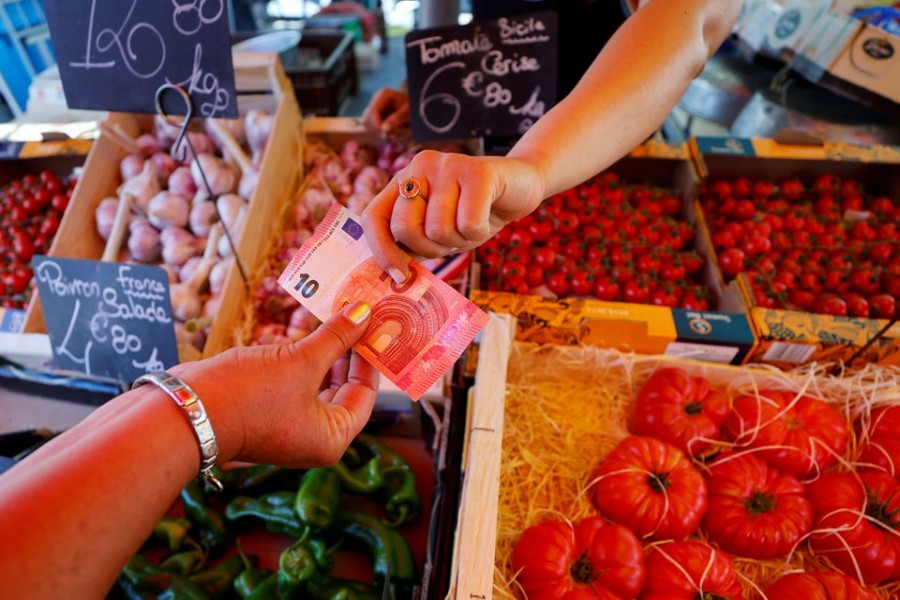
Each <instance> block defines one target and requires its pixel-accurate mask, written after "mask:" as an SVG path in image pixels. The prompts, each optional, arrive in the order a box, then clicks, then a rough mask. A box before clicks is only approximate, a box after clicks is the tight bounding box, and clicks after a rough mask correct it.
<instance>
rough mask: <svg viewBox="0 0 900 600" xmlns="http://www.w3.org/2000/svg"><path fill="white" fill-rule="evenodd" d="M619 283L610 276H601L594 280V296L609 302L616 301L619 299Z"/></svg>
mask: <svg viewBox="0 0 900 600" xmlns="http://www.w3.org/2000/svg"><path fill="white" fill-rule="evenodd" d="M619 294H620V287H619V284H618V283H616V282H615V281H613V280H612V279H610V278H609V277H599V278H597V280H596V281H595V282H594V296H595V297H596V298H597V299H598V300H606V301H607V302H615V301H616V300H618V299H619Z"/></svg>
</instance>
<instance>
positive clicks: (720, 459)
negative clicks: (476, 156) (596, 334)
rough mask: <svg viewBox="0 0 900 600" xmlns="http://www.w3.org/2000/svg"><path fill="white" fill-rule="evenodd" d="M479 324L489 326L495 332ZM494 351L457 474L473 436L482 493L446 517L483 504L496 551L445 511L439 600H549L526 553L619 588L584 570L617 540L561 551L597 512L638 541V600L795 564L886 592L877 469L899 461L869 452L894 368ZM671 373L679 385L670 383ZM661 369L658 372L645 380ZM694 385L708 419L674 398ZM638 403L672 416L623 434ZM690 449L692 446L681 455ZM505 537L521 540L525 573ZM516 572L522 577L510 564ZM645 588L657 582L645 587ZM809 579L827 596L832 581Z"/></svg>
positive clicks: (751, 586)
mask: <svg viewBox="0 0 900 600" xmlns="http://www.w3.org/2000/svg"><path fill="white" fill-rule="evenodd" d="M494 319H495V321H494V322H492V323H491V324H490V325H489V328H493V329H494V330H495V331H496V330H497V329H498V328H499V330H501V331H502V330H503V329H504V325H503V324H502V323H501V322H498V321H496V319H497V317H496V316H495V317H494ZM495 340H496V336H493V335H492V334H491V333H489V332H488V331H487V330H486V331H485V334H484V341H483V344H482V347H481V348H480V351H479V356H481V355H482V354H484V353H487V354H490V355H492V356H493V355H496V354H502V353H503V348H502V346H501V347H496V346H495V345H494V343H493V342H494V341H495ZM485 343H487V344H489V346H490V347H489V348H485V347H484V344H485ZM508 357H509V363H508V370H507V369H506V368H504V365H503V364H502V361H497V360H494V361H492V362H493V363H494V364H493V368H482V367H483V366H484V364H490V363H480V364H479V370H478V372H477V373H476V379H475V390H476V391H475V394H476V396H477V397H478V398H479V399H480V400H481V401H482V402H490V401H493V402H494V403H495V406H494V408H492V409H490V410H495V411H499V417H498V418H499V421H496V420H495V421H494V423H499V425H496V424H495V425H494V426H493V427H492V428H491V429H490V430H489V431H487V430H486V431H484V432H482V431H481V430H480V429H479V431H478V432H476V431H475V429H470V432H471V433H470V436H471V437H470V439H469V445H470V450H469V453H468V461H469V463H468V464H469V465H470V468H471V465H473V464H474V463H473V460H474V457H475V456H476V455H475V454H473V452H479V451H482V450H483V445H482V444H483V443H485V442H484V437H483V436H490V437H493V438H495V440H494V443H496V444H497V448H498V456H496V457H491V460H494V459H498V460H499V461H500V462H499V471H498V476H499V479H498V481H497V487H496V488H495V491H494V494H493V495H492V493H491V489H490V487H489V486H478V485H474V483H473V484H472V485H471V486H470V487H469V482H468V481H467V487H466V492H464V497H463V500H462V507H461V510H462V511H464V512H465V511H466V507H471V506H474V505H478V506H482V507H483V506H490V511H491V512H492V511H494V510H496V514H497V516H498V520H497V524H496V528H497V529H496V537H495V538H491V539H494V540H495V543H496V547H495V550H494V549H493V548H484V547H482V546H481V545H480V543H479V542H477V541H476V540H478V539H479V538H478V535H479V534H483V533H484V530H483V528H472V527H468V526H467V524H466V523H465V522H464V521H462V518H461V523H462V525H461V530H460V533H459V536H458V540H457V556H458V560H459V561H460V562H459V564H460V569H459V570H458V571H457V578H456V579H455V581H456V582H457V587H456V588H455V591H456V592H457V593H466V594H468V593H475V594H478V593H483V592H484V591H485V590H486V591H488V592H489V591H490V587H488V588H484V587H478V586H475V585H472V582H479V583H480V584H481V585H484V584H485V583H487V585H488V586H490V585H493V592H494V597H495V598H498V597H499V598H522V597H526V596H525V595H524V594H523V591H524V592H527V591H528V590H529V589H531V590H537V589H543V590H549V589H556V590H560V593H561V590H562V589H564V588H563V583H560V582H561V581H562V580H560V579H557V580H554V575H553V573H551V572H550V571H549V570H548V569H549V567H547V566H544V571H541V570H540V567H539V566H538V565H548V564H550V563H549V562H544V563H539V562H535V560H536V559H534V558H533V556H534V554H535V553H537V552H543V553H545V554H546V553H549V554H550V555H551V558H550V559H549V560H552V561H553V563H552V564H555V565H559V568H560V569H561V570H560V571H559V572H560V573H562V572H563V568H564V567H565V568H566V569H567V568H569V567H571V568H572V569H573V570H571V571H567V572H569V573H579V574H580V577H581V578H580V579H579V578H578V577H575V578H574V579H573V578H563V579H564V580H565V582H566V585H569V586H573V587H576V588H577V587H579V586H586V585H588V584H589V583H591V582H593V584H594V585H603V586H605V589H606V590H609V591H613V590H616V589H621V588H617V587H615V586H616V585H620V584H621V583H622V582H621V581H619V580H615V581H613V580H610V579H608V578H607V579H602V580H601V579H599V574H600V573H601V572H602V573H607V572H609V573H614V572H615V569H614V568H613V566H611V563H610V562H607V563H603V562H602V561H603V560H604V557H606V560H607V561H612V560H613V559H612V557H613V556H626V554H625V553H624V550H623V551H622V553H615V552H612V551H611V548H613V546H614V545H615V544H619V545H618V546H615V547H619V548H624V547H625V546H627V543H626V542H625V541H623V540H622V539H621V538H615V536H612V535H611V534H610V535H608V536H607V537H605V538H604V537H603V536H601V535H599V533H598V534H596V535H593V537H592V536H589V535H587V534H578V535H577V536H576V538H575V541H572V542H571V543H572V544H574V546H572V547H570V546H569V545H567V544H568V542H563V541H562V540H564V539H566V538H565V535H569V534H568V533H567V532H573V531H574V532H576V533H577V532H578V531H581V528H584V527H586V525H585V522H586V521H589V520H590V519H592V518H596V517H598V516H602V517H605V518H606V519H607V520H609V521H611V522H613V523H616V524H618V525H620V526H623V527H625V528H627V529H629V530H630V531H631V532H632V533H633V534H634V535H635V536H636V537H637V539H639V540H640V542H641V543H642V544H643V546H644V549H645V551H644V553H643V554H642V556H641V558H642V560H644V565H645V566H644V568H645V569H646V582H645V584H644V587H643V591H642V593H641V594H640V595H638V596H637V597H640V598H644V597H646V598H653V597H656V596H654V594H656V593H667V594H676V595H675V596H666V597H682V596H681V595H678V594H680V593H681V592H676V591H674V590H680V589H681V587H682V586H683V587H684V595H683V597H685V598H692V597H694V594H696V593H697V590H702V591H703V592H709V593H715V594H718V595H719V596H721V597H728V598H744V597H746V598H751V597H757V596H758V594H759V592H760V591H762V590H764V589H766V588H768V587H769V586H775V585H778V586H787V583H778V584H776V581H778V580H779V579H780V578H781V577H782V576H783V575H786V574H787V573H789V572H793V571H797V570H799V571H804V572H809V573H810V575H809V578H808V579H809V580H810V581H816V580H817V579H816V578H817V577H819V576H818V575H816V574H817V573H819V572H823V571H825V572H829V573H843V575H845V576H846V577H847V578H849V579H850V580H855V581H857V582H864V583H865V584H866V585H869V586H871V590H872V591H871V592H869V593H871V594H875V595H877V597H883V598H889V597H894V596H893V595H895V594H896V593H897V585H898V583H897V582H896V580H895V577H896V575H895V567H896V564H897V563H896V554H895V547H894V540H895V539H896V536H897V525H898V524H897V522H896V520H895V517H894V512H893V504H894V503H895V502H896V500H895V496H894V495H892V494H893V490H894V489H895V487H896V485H897V484H896V482H895V480H894V477H893V476H892V473H894V472H895V471H893V465H894V462H893V460H894V459H895V458H900V457H896V456H895V454H896V453H895V452H894V451H893V450H894V448H893V446H892V445H882V442H881V441H880V440H885V439H887V438H886V437H885V436H887V431H888V430H890V428H891V426H892V425H891V424H892V423H893V419H892V418H891V417H892V399H893V398H894V397H895V396H896V392H897V384H898V381H900V371H898V370H897V368H896V367H890V366H877V365H868V366H866V367H864V368H860V369H856V370H853V371H846V372H844V373H842V374H840V375H829V374H827V373H826V372H825V370H824V369H823V368H821V367H816V366H810V367H806V368H802V369H798V370H794V371H791V372H784V371H780V370H777V369H774V368H771V367H769V368H765V367H761V366H751V367H729V366H721V365H711V364H707V363H699V362H694V361H688V360H683V359H675V358H667V357H660V356H639V355H627V354H622V353H620V352H616V351H612V350H604V349H598V348H593V347H588V346H581V347H573V346H556V345H547V344H545V345H538V344H531V343H524V342H514V343H513V345H512V347H511V350H510V351H509V353H508ZM673 370H678V371H681V372H683V374H684V376H683V377H682V378H680V379H675V378H672V375H671V373H672V371H673ZM661 373H662V374H665V373H669V375H668V377H667V378H666V379H660V377H661V375H660V374H661ZM698 380H702V381H703V385H704V386H708V388H709V389H711V390H715V391H716V392H717V393H719V394H722V395H724V396H725V397H726V398H727V402H728V404H727V408H728V410H727V414H726V415H725V418H722V415H721V414H720V413H721V411H719V410H718V408H717V407H718V406H719V404H720V403H719V402H718V401H717V398H716V397H715V396H714V397H712V398H709V397H708V396H706V395H700V396H696V395H691V394H690V393H688V392H690V391H691V390H692V386H696V385H697V383H698ZM498 385H499V386H501V387H500V391H499V393H495V394H484V393H483V392H481V395H480V396H479V395H478V394H479V391H478V388H479V387H480V386H487V388H488V389H496V388H497V386H498ZM653 392H655V393H656V394H665V395H667V397H669V398H671V402H672V403H673V404H674V405H678V404H679V403H680V405H681V407H682V412H683V414H682V415H681V417H682V418H681V419H676V418H674V417H672V418H666V419H659V420H658V421H657V422H656V423H654V424H653V427H648V426H647V425H646V424H643V425H639V424H640V423H641V420H640V417H639V415H640V411H641V407H640V406H641V404H642V403H643V402H646V396H647V395H648V394H650V393H653ZM504 398H505V401H504ZM482 408H484V407H482ZM711 415H716V419H717V423H718V424H714V426H713V427H712V428H711V432H710V431H707V430H706V429H696V430H693V431H691V433H690V434H689V435H690V436H691V437H689V438H688V444H687V446H686V450H687V452H684V451H682V450H680V449H678V448H677V447H675V446H672V445H671V444H670V443H668V442H666V441H663V440H669V441H677V438H676V437H673V432H677V431H684V422H685V421H687V422H697V423H701V422H702V423H708V422H709V417H710V416H711ZM714 423H716V421H714ZM882 428H883V429H882ZM639 432H640V435H638V433H639ZM476 435H477V436H478V440H480V441H479V442H478V444H476V437H475V436H476ZM693 441H696V442H697V443H698V444H700V443H702V445H698V448H700V449H699V450H698V449H696V448H694V447H693V443H692V442H693ZM476 447H477V449H476ZM875 448H877V449H878V450H875ZM873 450H874V451H875V452H880V453H882V456H883V457H884V459H883V461H882V462H881V463H880V464H879V462H878V461H874V460H872V459H871V457H872V456H873ZM480 456H482V457H483V456H484V455H483V454H482V455H480ZM479 460H484V459H483V458H479ZM885 465H890V469H886V467H885ZM466 477H467V479H468V477H469V473H468V472H467V474H466ZM494 502H496V505H494V504H493V503H494ZM554 523H555V524H554ZM536 527H546V528H548V529H547V531H546V532H545V533H544V534H542V535H544V536H545V537H544V538H543V539H544V540H546V542H545V543H544V544H543V545H541V546H540V547H535V546H534V545H533V543H534V537H535V536H536V535H537V534H536V533H534V532H532V533H528V532H529V531H532V530H531V528H536ZM553 528H556V529H553ZM573 528H574V529H573ZM550 530H554V531H555V530H558V532H562V533H557V534H553V535H556V536H557V538H553V539H559V540H560V541H558V542H552V543H551V542H550V540H551V538H550V537H546V536H550V535H551V534H550V533H549V531H550ZM592 531H596V529H594V530H592ZM560 535H562V537H559V536H560ZM569 539H570V541H571V538H569ZM614 539H615V540H617V541H615V542H614V541H613V540H614ZM604 540H608V541H604ZM681 540H686V541H681ZM485 541H486V540H485V539H484V538H481V543H482V544H483V543H484V542H485ZM522 544H532V551H531V553H530V554H528V556H532V562H530V563H529V560H528V559H527V558H523V557H524V556H526V555H524V554H523V552H524V548H523V546H521V545H522ZM579 544H581V545H580V546H579ZM623 544H625V546H623ZM863 547H864V548H869V549H871V550H872V551H871V552H869V551H862V550H861V548H863ZM690 548H696V550H689V549H690ZM694 552H696V553H697V554H693V553H694ZM711 552H712V553H714V554H715V555H716V558H714V559H713V558H710V556H711V554H710V553H711ZM468 553H476V554H478V555H479V557H480V560H482V561H485V560H486V559H487V558H489V557H492V556H495V558H496V561H488V562H490V565H488V566H485V567H484V568H478V567H477V565H478V559H474V563H473V561H471V560H469V559H466V562H465V564H466V566H467V567H468V568H466V569H463V568H462V566H461V565H462V564H463V562H462V561H463V557H464V556H466V555H467V554H468ZM654 557H656V558H654ZM719 557H721V558H719ZM579 561H581V562H579ZM720 562H721V566H719V565H720ZM601 563H602V564H603V565H605V566H604V567H603V568H598V569H593V568H592V567H590V565H591V564H594V565H600V564H601ZM578 565H581V566H580V567H579V566H578ZM531 566H533V567H534V568H536V570H531V569H526V570H520V568H521V567H531ZM576 567H578V568H577V569H576ZM582 567H584V568H582ZM607 568H608V569H610V571H607V570H606V569H607ZM732 569H733V571H731V570H732ZM729 571H731V573H732V574H731V575H727V573H728V572H729ZM592 573H593V576H592V575H591V574H592ZM485 576H486V577H487V578H486V579H485ZM479 578H481V579H479ZM554 581H556V583H554ZM573 581H574V582H576V583H573ZM662 581H665V582H667V583H666V585H667V586H668V587H667V588H665V589H662V588H660V589H658V586H659V585H660V582H662ZM821 581H823V583H822V585H829V584H828V583H825V582H829V581H831V582H833V585H845V584H844V583H843V582H844V581H845V580H844V579H842V578H841V577H840V576H838V575H835V576H826V577H824V578H823V579H822V580H821ZM554 585H556V587H553V586H554ZM807 585H812V584H811V583H810V584H807ZM541 586H544V587H541ZM585 589H586V588H585ZM776 589H778V588H776ZM863 597H865V596H863ZM873 597H874V596H873Z"/></svg>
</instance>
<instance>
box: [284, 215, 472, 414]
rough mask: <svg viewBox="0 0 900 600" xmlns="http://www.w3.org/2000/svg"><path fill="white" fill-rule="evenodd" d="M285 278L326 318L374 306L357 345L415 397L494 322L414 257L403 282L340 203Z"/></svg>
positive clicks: (303, 301)
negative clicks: (350, 306) (383, 266)
mask: <svg viewBox="0 0 900 600" xmlns="http://www.w3.org/2000/svg"><path fill="white" fill-rule="evenodd" d="M278 283H279V284H281V286H282V287H283V288H284V289H285V290H287V292H288V293H289V294H290V295H291V296H293V297H294V298H296V299H297V300H298V301H299V302H300V304H302V305H303V306H305V307H306V308H307V309H309V311H310V312H312V313H313V314H314V315H315V316H316V317H317V318H319V319H320V320H323V321H324V320H325V319H327V318H328V317H330V316H331V315H332V314H334V313H336V312H338V311H340V310H341V309H343V308H344V307H345V306H347V305H348V304H352V303H354V302H357V301H362V302H366V303H368V304H369V305H370V306H371V307H372V317H371V320H370V323H369V328H368V330H367V331H366V335H365V337H363V339H362V340H361V341H360V342H359V343H358V344H357V345H356V347H355V348H356V351H357V352H359V353H360V355H362V356H363V357H364V358H365V359H366V360H368V361H369V362H370V363H372V365H374V366H375V367H376V368H377V369H378V370H379V371H380V372H381V373H382V374H383V375H384V376H385V377H387V378H388V379H390V380H391V381H392V382H394V384H395V385H396V386H397V387H399V388H400V389H401V390H403V391H404V392H406V393H407V394H408V395H409V396H410V398H412V399H413V400H418V399H419V398H420V397H421V396H422V394H423V393H424V392H425V391H426V390H427V389H428V388H429V387H431V386H432V385H433V384H434V382H435V381H437V380H438V379H439V378H440V377H441V376H442V375H443V374H444V373H446V372H447V370H448V369H450V368H451V367H452V366H453V363H454V362H456V360H457V359H458V358H459V356H460V354H462V352H463V350H465V349H466V347H467V346H468V345H469V343H471V341H472V339H473V338H474V337H475V335H476V334H477V333H478V331H479V330H480V329H481V328H482V327H484V325H485V323H486V322H487V315H486V314H485V313H484V312H483V311H482V310H481V309H479V308H478V307H477V306H475V305H474V304H472V303H471V302H469V300H467V299H466V298H465V297H464V296H463V295H462V294H460V293H459V292H457V291H456V290H454V289H453V288H452V287H450V286H449V285H447V284H446V283H444V282H443V281H441V280H440V279H438V278H437V277H435V276H434V275H432V274H431V272H430V271H428V270H427V269H425V268H423V267H422V266H420V265H419V264H418V263H416V262H413V264H412V265H410V276H409V279H407V281H406V282H405V283H404V284H403V285H398V284H397V283H396V282H394V280H393V279H391V278H390V276H388V274H387V273H385V272H384V271H383V270H382V269H381V267H379V266H378V263H376V262H375V259H374V258H373V257H372V253H371V251H370V250H369V244H368V243H367V242H366V238H365V235H364V234H363V228H362V225H361V224H360V222H359V219H358V218H357V217H356V216H355V215H353V213H351V212H350V211H349V210H347V209H345V208H344V207H342V206H341V205H340V204H337V203H334V204H333V205H332V206H331V208H330V209H329V211H328V214H327V215H326V216H325V219H324V220H323V221H322V223H321V224H320V225H319V227H318V228H317V229H316V231H315V233H314V234H313V235H312V237H310V238H309V239H308V240H307V241H306V243H304V244H303V246H302V247H301V248H300V249H299V250H298V251H297V253H296V254H295V255H294V258H292V259H291V262H290V264H289V265H288V267H287V269H285V271H284V272H283V273H282V274H281V277H279V278H278Z"/></svg>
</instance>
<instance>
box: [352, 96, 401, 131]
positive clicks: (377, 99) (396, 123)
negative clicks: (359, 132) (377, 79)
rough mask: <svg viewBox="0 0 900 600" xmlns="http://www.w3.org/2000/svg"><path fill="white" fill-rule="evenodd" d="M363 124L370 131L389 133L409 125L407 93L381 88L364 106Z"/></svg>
mask: <svg viewBox="0 0 900 600" xmlns="http://www.w3.org/2000/svg"><path fill="white" fill-rule="evenodd" d="M362 120H363V124H364V125H365V126H366V128H368V129H369V130H371V131H377V132H380V133H390V132H392V131H395V130H397V129H402V128H404V127H407V126H409V95H408V94H407V93H406V92H402V91H400V90H395V89H392V88H387V87H384V88H381V89H380V90H378V91H377V92H375V95H374V96H372V99H371V100H370V101H369V105H368V106H366V109H365V111H364V112H363V116H362Z"/></svg>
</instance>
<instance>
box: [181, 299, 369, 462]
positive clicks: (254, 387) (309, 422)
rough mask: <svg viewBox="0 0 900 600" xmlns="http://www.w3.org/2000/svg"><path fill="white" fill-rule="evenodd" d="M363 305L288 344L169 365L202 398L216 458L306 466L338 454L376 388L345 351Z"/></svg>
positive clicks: (358, 330) (364, 416)
mask: <svg viewBox="0 0 900 600" xmlns="http://www.w3.org/2000/svg"><path fill="white" fill-rule="evenodd" d="M367 311H368V307H366V306H365V305H362V304H354V305H351V306H349V307H347V308H346V309H344V310H343V311H342V312H341V313H339V314H336V315H334V316H333V317H332V318H331V319H329V320H328V321H326V322H325V323H323V324H322V325H321V326H320V327H319V328H318V329H317V330H316V331H315V332H313V333H312V334H311V335H310V336H309V337H306V338H304V339H303V340H300V341H298V342H295V343H293V344H287V345H268V346H248V347H242V348H234V349H231V350H228V351H226V352H224V353H222V354H220V355H218V356H216V357H214V358H212V359H209V360H206V361H202V362H196V363H187V364H185V365H182V366H180V367H178V369H180V370H178V371H173V372H174V373H176V374H178V375H179V376H180V377H182V378H183V379H184V380H185V381H187V382H188V384H189V385H191V386H192V387H193V388H194V389H195V391H196V392H197V394H198V395H199V396H200V398H201V399H203V401H204V403H205V404H206V405H207V411H208V412H209V419H210V423H212V425H213V428H214V430H215V431H216V434H217V436H218V437H220V438H221V439H220V451H222V452H223V453H224V454H223V456H222V457H221V459H220V460H221V461H222V462H224V461H231V460H240V461H247V462H256V463H273V464H281V465H287V466H299V467H305V466H311V465H327V464H333V463H335V462H336V461H337V460H338V459H339V458H340V457H341V455H342V454H343V453H344V451H345V450H346V449H347V446H349V445H350V442H351V441H352V440H353V438H354V437H355V436H356V434H357V433H359V432H360V431H361V430H362V428H363V426H364V425H365V424H366V422H367V420H368V418H369V415H370V413H371V412H372V407H373V406H374V404H375V398H376V395H377V390H378V372H377V371H376V370H375V368H374V367H372V365H370V364H369V363H368V362H366V361H365V360H364V359H363V358H362V357H360V356H359V355H358V354H357V353H356V352H350V348H351V347H352V346H353V345H354V344H355V343H356V342H357V341H359V339H360V338H361V337H362V335H363V333H364V332H365V330H366V327H367V325H368V316H369V315H368V312H367ZM354 321H356V322H354Z"/></svg>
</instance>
